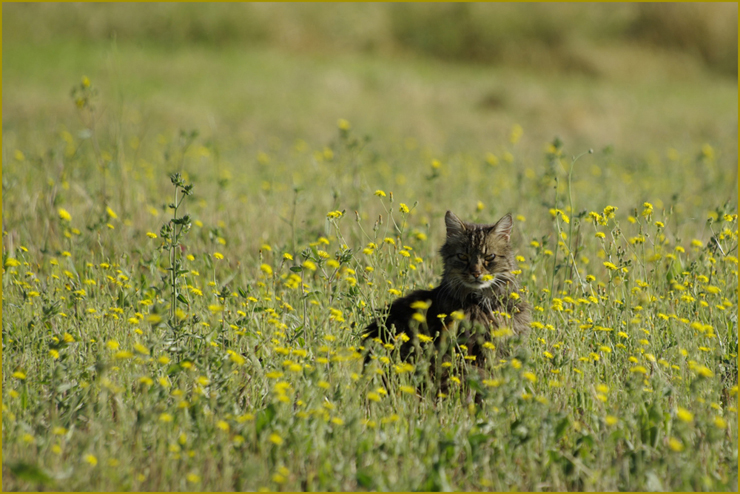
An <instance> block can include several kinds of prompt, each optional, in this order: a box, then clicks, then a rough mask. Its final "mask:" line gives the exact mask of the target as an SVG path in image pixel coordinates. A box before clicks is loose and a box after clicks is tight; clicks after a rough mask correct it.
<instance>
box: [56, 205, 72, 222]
mask: <svg viewBox="0 0 740 494" xmlns="http://www.w3.org/2000/svg"><path fill="white" fill-rule="evenodd" d="M57 213H59V219H61V220H62V221H67V222H69V221H72V215H71V214H69V211H67V210H66V209H64V208H59V209H58V210H57Z"/></svg>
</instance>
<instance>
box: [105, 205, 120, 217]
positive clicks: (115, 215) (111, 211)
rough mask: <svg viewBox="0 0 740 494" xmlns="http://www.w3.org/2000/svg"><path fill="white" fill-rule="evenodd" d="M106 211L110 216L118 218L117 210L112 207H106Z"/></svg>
mask: <svg viewBox="0 0 740 494" xmlns="http://www.w3.org/2000/svg"><path fill="white" fill-rule="evenodd" d="M105 212H106V213H108V216H110V217H111V219H114V220H115V219H116V218H118V215H117V214H116V212H115V211H113V210H112V209H111V208H110V207H107V208H105Z"/></svg>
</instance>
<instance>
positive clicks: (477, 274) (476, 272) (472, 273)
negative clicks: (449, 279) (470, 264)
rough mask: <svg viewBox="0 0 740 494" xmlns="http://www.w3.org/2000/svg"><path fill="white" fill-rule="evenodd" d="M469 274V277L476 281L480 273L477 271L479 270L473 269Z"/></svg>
mask: <svg viewBox="0 0 740 494" xmlns="http://www.w3.org/2000/svg"><path fill="white" fill-rule="evenodd" d="M470 274H471V275H472V276H473V278H475V279H476V280H477V279H478V278H480V271H479V270H477V269H474V270H472V271H471V272H470Z"/></svg>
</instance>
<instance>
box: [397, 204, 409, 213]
mask: <svg viewBox="0 0 740 494" xmlns="http://www.w3.org/2000/svg"><path fill="white" fill-rule="evenodd" d="M398 210H399V211H400V212H402V213H404V214H406V213H408V212H409V207H408V206H407V205H406V204H404V203H401V207H399V208H398Z"/></svg>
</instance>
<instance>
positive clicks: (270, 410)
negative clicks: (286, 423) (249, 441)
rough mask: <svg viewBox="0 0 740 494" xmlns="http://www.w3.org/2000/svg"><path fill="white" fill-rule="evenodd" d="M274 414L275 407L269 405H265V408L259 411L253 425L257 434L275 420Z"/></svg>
mask: <svg viewBox="0 0 740 494" xmlns="http://www.w3.org/2000/svg"><path fill="white" fill-rule="evenodd" d="M275 415H276V412H275V405H273V404H272V403H270V404H269V405H267V408H265V409H264V410H261V411H260V412H259V413H258V414H257V417H256V418H255V420H254V425H255V428H256V431H257V434H259V433H260V432H262V431H263V430H264V428H265V427H267V426H268V425H270V422H272V420H273V419H274V418H275Z"/></svg>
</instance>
